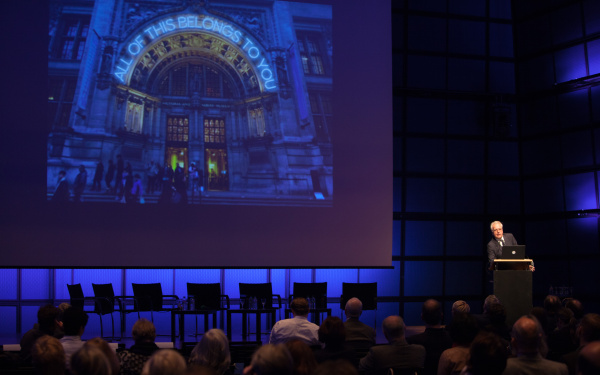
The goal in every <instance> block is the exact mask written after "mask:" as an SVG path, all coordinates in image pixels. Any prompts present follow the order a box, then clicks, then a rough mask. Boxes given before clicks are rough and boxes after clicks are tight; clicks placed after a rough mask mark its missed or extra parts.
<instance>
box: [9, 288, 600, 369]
mask: <svg viewBox="0 0 600 375" xmlns="http://www.w3.org/2000/svg"><path fill="white" fill-rule="evenodd" d="M553 299H554V296H549V297H548V298H547V299H546V301H545V303H544V308H534V310H535V311H533V313H534V314H535V315H534V314H531V315H527V316H524V317H521V318H520V319H518V320H517V322H516V323H515V324H514V325H513V327H512V330H511V329H509V328H508V327H506V324H505V319H506V317H505V314H503V313H502V311H503V309H502V304H501V302H500V301H499V300H498V299H497V298H496V297H495V296H489V297H488V298H486V301H485V303H484V313H483V314H481V315H471V314H470V313H469V310H470V307H469V306H468V304H466V303H465V302H464V301H457V302H456V303H455V304H454V306H453V310H452V311H453V317H452V321H451V323H450V324H449V325H448V326H446V327H443V326H442V325H441V322H442V313H441V305H440V303H439V302H438V301H435V300H428V301H426V302H425V303H424V304H423V308H422V319H423V322H424V323H425V327H426V328H425V331H424V332H422V333H420V334H416V335H412V336H410V337H408V338H407V337H406V327H405V325H404V321H403V319H402V318H401V317H400V316H389V317H387V318H386V319H384V321H383V323H382V329H383V333H384V336H385V338H386V339H387V341H388V344H386V345H374V344H375V330H374V329H373V328H372V327H369V326H368V325H366V324H364V323H361V322H360V321H359V319H358V318H359V317H360V315H361V311H362V304H361V303H360V301H359V300H358V299H351V300H349V301H348V303H347V305H346V315H347V317H348V320H347V321H346V322H342V321H341V319H339V318H337V317H329V318H327V319H326V320H325V321H324V322H323V323H322V324H321V326H320V327H319V326H317V325H315V324H313V323H311V322H309V321H308V319H307V315H308V312H309V305H308V302H307V301H306V300H305V299H303V298H298V299H295V300H294V301H293V302H292V304H291V306H290V307H291V309H292V313H293V315H294V317H293V318H291V319H284V320H281V321H279V322H277V323H276V324H275V325H274V327H273V329H272V331H271V336H270V339H269V341H270V343H269V344H268V345H264V346H262V347H261V348H260V349H258V350H257V351H256V352H255V353H254V355H253V357H252V361H251V362H250V364H249V365H248V366H247V367H246V368H245V369H244V374H252V373H256V374H261V375H264V374H268V373H273V374H288V373H289V374H292V373H293V374H302V375H309V374H320V373H335V374H338V373H339V374H356V373H365V374H378V373H381V374H384V373H388V371H390V369H395V371H396V372H398V371H400V373H407V372H406V371H410V373H415V372H417V373H419V374H426V375H427V374H439V375H442V374H498V375H500V374H507V375H511V374H561V375H562V374H564V375H566V374H567V373H571V374H584V375H586V374H600V315H598V314H594V313H590V314H585V315H583V310H582V309H579V310H577V309H575V310H576V314H577V316H578V318H575V316H576V314H575V313H574V312H573V311H572V310H570V309H567V310H569V311H571V313H570V314H569V313H568V312H565V311H563V310H562V308H556V306H553V305H552V303H546V302H547V301H550V302H552V300H553ZM559 304H560V300H559ZM579 307H580V304H579ZM43 309H44V308H42V309H40V312H41V311H43ZM46 309H48V310H49V308H47V307H46ZM50 315H51V314H50ZM563 315H566V316H571V317H572V318H573V319H575V321H576V323H575V326H576V338H577V339H578V343H577V345H574V346H573V347H574V348H575V349H574V350H573V351H572V352H570V353H565V354H563V355H561V356H560V357H559V358H558V359H559V360H562V361H563V362H565V363H566V364H565V363H559V362H557V361H552V360H549V359H547V358H546V356H547V355H553V356H555V357H558V355H559V353H558V351H557V348H565V347H568V345H566V344H565V342H564V340H567V341H568V340H573V339H574V338H575V336H573V335H561V334H558V333H559V332H561V331H564V330H565V329H564V327H565V326H566V325H565V324H564V323H561V321H562V320H563V319H562V316H563ZM503 316H504V320H503V319H502V317H503ZM536 316H537V318H536ZM38 317H39V315H38ZM538 318H539V319H538ZM577 320H578V321H577ZM49 321H50V319H47V320H46V323H47V324H44V320H43V319H42V320H40V322H39V324H40V327H39V328H38V331H43V330H45V331H46V332H47V333H48V334H46V335H40V336H41V337H40V338H38V339H37V340H36V341H34V343H33V345H32V346H30V348H31V349H30V353H31V356H30V357H29V358H30V359H31V361H32V362H33V363H34V364H35V365H36V366H38V367H40V368H46V369H54V368H58V372H53V373H61V371H62V373H64V369H63V368H61V367H60V366H58V365H54V366H52V365H49V363H62V364H63V365H64V367H65V368H67V371H70V372H71V373H73V374H83V373H91V372H85V371H84V372H81V371H82V370H80V369H79V366H83V365H84V364H85V363H87V362H86V361H91V359H89V358H87V357H85V356H90V355H91V354H93V353H90V352H89V351H90V350H87V351H83V352H82V350H83V348H84V347H86V346H90V345H96V346H102V345H104V344H106V343H105V342H104V341H103V340H101V339H99V338H96V339H93V340H90V341H88V342H87V343H84V342H83V341H81V335H82V334H83V330H84V328H85V324H86V323H87V316H86V314H85V313H83V312H82V311H81V310H79V309H75V308H69V309H67V310H65V312H64V314H63V316H62V322H60V323H59V322H57V321H56V320H55V319H53V323H54V324H51V323H50V322H49ZM549 322H550V323H549ZM551 322H556V323H551ZM544 324H546V326H544ZM553 324H554V325H555V326H556V327H555V328H553V329H551V330H550V331H549V333H548V334H546V333H545V332H544V330H545V329H550V328H551V326H552V325H553ZM61 325H62V329H63V330H64V337H62V338H61V339H60V341H58V339H56V338H54V337H53V335H54V334H56V332H55V329H56V328H57V327H60V326H61ZM33 331H35V330H33ZM38 333H39V332H38ZM38 333H35V335H34V334H33V333H32V331H30V332H28V333H27V334H26V335H25V336H24V339H26V338H31V337H33V336H36V335H38ZM132 336H133V337H134V340H135V344H134V345H133V346H132V347H131V348H129V349H128V350H122V351H119V352H118V353H117V355H115V356H114V358H112V359H111V358H109V361H108V363H109V364H110V366H109V367H110V368H109V369H108V371H109V372H106V373H107V374H112V375H115V374H116V372H117V371H118V372H119V373H120V374H140V373H157V372H148V371H152V369H153V368H155V367H156V368H159V367H160V366H159V364H158V363H155V361H163V362H164V361H166V363H171V365H170V366H175V367H177V366H176V363H179V364H180V362H181V361H179V360H178V359H177V360H176V359H174V358H175V357H177V356H176V355H175V354H173V353H172V352H174V351H173V350H170V351H167V353H168V354H166V353H165V352H163V351H160V352H159V351H158V346H156V344H155V343H154V339H155V337H156V333H155V328H154V325H153V324H152V323H151V322H149V321H147V320H145V319H140V320H139V321H137V322H136V323H135V325H134V327H133V330H132ZM553 336H556V337H555V340H556V342H560V345H557V346H556V347H555V348H552V347H550V348H549V343H550V342H551V340H546V337H548V338H550V337H553ZM561 338H562V339H561ZM27 341H28V340H25V342H23V341H22V344H26V342H27ZM29 341H31V340H29ZM365 342H367V343H368V345H367V347H366V348H365V347H364V346H360V347H357V346H356V345H353V344H356V343H361V345H362V344H364V343H365ZM572 342H573V343H574V341H572ZM57 343H58V344H59V345H56V344H57ZM102 343H104V344H102ZM52 345H54V346H55V347H56V348H54V349H52ZM44 346H46V347H45V348H44ZM59 346H60V348H59ZM27 347H28V346H27V345H22V353H21V355H22V359H23V360H27V358H28V353H27ZM106 347H107V348H108V344H106ZM61 349H62V351H61ZM365 349H368V350H365ZM548 349H550V350H548ZM80 352H81V354H78V353H80ZM108 352H110V353H113V355H114V351H112V350H108ZM159 353H162V354H160V355H159ZM82 355H84V357H83V358H79V357H81V356H82ZM105 355H107V356H108V357H112V356H111V355H109V354H105ZM177 355H179V356H180V354H177ZM155 357H156V358H155ZM167 357H169V358H170V359H168V358H167ZM171 357H173V358H171ZM56 358H59V359H60V360H56ZM153 358H155V359H153ZM177 358H178V357H177ZM52 359H54V360H56V361H55V362H52ZM167 359H168V360H167ZM182 360H183V359H182ZM183 361H184V362H183V363H184V364H185V360H183ZM288 362H289V363H288ZM161 363H162V362H161ZM188 363H189V364H201V365H205V366H207V367H209V368H212V369H213V370H214V371H216V372H215V373H218V374H226V373H230V374H233V373H235V369H234V368H233V367H232V365H231V357H230V353H229V343H228V341H227V337H226V336H225V335H224V333H223V332H222V331H220V330H218V329H213V330H210V331H208V332H207V333H205V334H204V335H203V336H202V339H201V340H200V342H199V343H198V344H197V345H196V347H195V348H194V349H193V350H192V352H191V355H190V356H189V359H188ZM286 363H287V364H286ZM288 365H289V366H288ZM567 365H568V366H567ZM265 366H267V367H269V366H275V367H274V368H275V369H276V370H274V372H270V370H269V369H266V368H264V367H265ZM281 366H283V367H281ZM286 366H288V367H289V369H290V371H291V372H289V371H287V370H286V368H287V367H286ZM96 367H97V366H96ZM180 367H181V366H180ZM180 367H177V368H174V369H173V371H172V372H169V373H173V374H179V373H181V374H183V373H184V372H185V371H190V370H188V369H186V367H185V366H183V367H181V368H180ZM326 368H328V370H324V369H326ZM179 370H181V372H178V371H179ZM145 371H146V372H145ZM161 371H162V370H161ZM194 371H199V369H195V370H194ZM203 371H204V370H203ZM319 371H329V372H319ZM43 372H44V373H50V372H48V371H43ZM396 372H395V373H396ZM161 373H167V372H161ZM207 373H208V372H207ZM99 374H100V373H99ZM103 374H104V372H103Z"/></svg>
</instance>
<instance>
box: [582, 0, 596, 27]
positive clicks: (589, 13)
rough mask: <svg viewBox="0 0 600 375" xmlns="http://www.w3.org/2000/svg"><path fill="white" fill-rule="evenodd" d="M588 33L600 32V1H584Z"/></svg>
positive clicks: (584, 14)
mask: <svg viewBox="0 0 600 375" xmlns="http://www.w3.org/2000/svg"><path fill="white" fill-rule="evenodd" d="M583 9H584V12H583V18H584V20H585V33H586V35H590V34H594V33H597V32H600V3H599V2H597V1H593V0H588V1H585V2H584V3H583Z"/></svg>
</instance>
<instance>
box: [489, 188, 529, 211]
mask: <svg viewBox="0 0 600 375" xmlns="http://www.w3.org/2000/svg"><path fill="white" fill-rule="evenodd" d="M487 206H488V210H490V211H491V212H496V213H499V214H517V213H519V212H520V210H521V187H520V183H519V181H504V180H490V181H489V183H488V201H487Z"/></svg>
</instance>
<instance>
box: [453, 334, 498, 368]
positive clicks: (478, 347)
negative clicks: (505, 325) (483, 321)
mask: <svg viewBox="0 0 600 375" xmlns="http://www.w3.org/2000/svg"><path fill="white" fill-rule="evenodd" d="M507 357H508V350H507V347H506V345H504V342H503V341H502V339H500V337H498V335H496V334H494V333H491V332H481V333H479V334H478V335H477V336H476V337H475V339H473V342H472V343H471V348H470V349H469V362H468V364H467V366H465V367H464V368H463V370H462V371H461V372H460V375H501V374H502V373H503V372H504V370H505V368H506V358H507Z"/></svg>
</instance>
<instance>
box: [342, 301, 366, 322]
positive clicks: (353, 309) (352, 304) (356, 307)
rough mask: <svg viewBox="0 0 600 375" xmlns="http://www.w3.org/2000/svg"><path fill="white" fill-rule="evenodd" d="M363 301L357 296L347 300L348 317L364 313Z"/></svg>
mask: <svg viewBox="0 0 600 375" xmlns="http://www.w3.org/2000/svg"><path fill="white" fill-rule="evenodd" d="M362 308H363V305H362V302H361V301H360V300H359V299H358V298H356V297H353V298H350V299H349V300H348V302H346V308H345V313H346V317H347V318H358V317H360V315H361V314H362Z"/></svg>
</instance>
